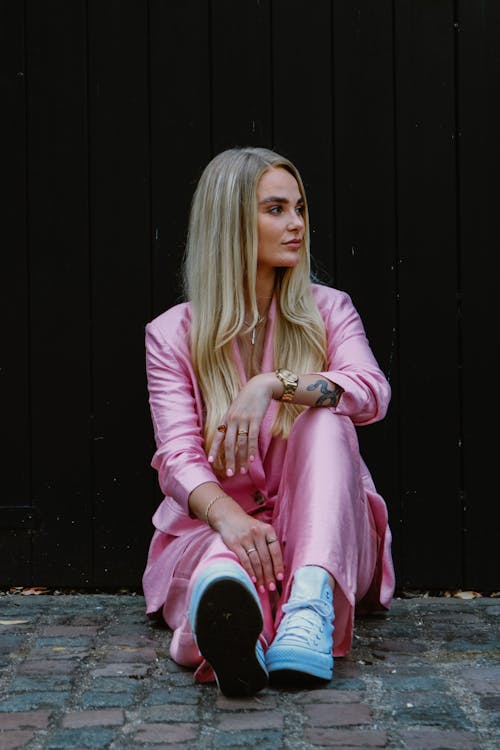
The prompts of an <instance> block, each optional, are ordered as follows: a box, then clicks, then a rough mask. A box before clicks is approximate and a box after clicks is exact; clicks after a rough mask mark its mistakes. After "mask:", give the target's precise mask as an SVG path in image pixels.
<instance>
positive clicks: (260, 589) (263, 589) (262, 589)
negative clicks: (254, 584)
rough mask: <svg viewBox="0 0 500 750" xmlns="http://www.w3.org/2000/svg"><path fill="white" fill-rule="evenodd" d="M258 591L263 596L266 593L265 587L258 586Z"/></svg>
mask: <svg viewBox="0 0 500 750" xmlns="http://www.w3.org/2000/svg"><path fill="white" fill-rule="evenodd" d="M259 591H260V593H261V594H265V593H266V587H265V586H263V585H262V584H260V586H259Z"/></svg>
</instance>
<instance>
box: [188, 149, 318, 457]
mask: <svg viewBox="0 0 500 750" xmlns="http://www.w3.org/2000/svg"><path fill="white" fill-rule="evenodd" d="M271 167H282V168H283V169H286V170H287V171H288V172H290V174H292V175H293V176H294V177H295V179H296V180H297V184H298V186H299V191H300V193H301V196H302V199H303V201H304V221H305V233H304V242H303V247H302V248H301V251H300V260H299V262H298V263H297V265H296V266H295V267H294V268H287V269H278V272H277V277H276V278H277V281H276V289H275V291H276V295H277V311H276V323H275V336H274V361H275V364H276V366H277V367H287V368H289V369H291V370H293V371H295V372H297V373H301V372H318V371H321V370H322V369H324V365H325V351H326V333H325V326H324V323H323V320H322V318H321V316H320V314H319V311H318V309H317V306H316V303H315V301H314V297H313V294H312V289H311V281H310V257H309V218H308V212H307V203H306V195H305V190H304V185H303V183H302V179H301V177H300V174H299V172H298V170H297V169H296V167H295V166H294V165H293V164H292V162H290V161H289V160H288V159H286V158H284V157H283V156H280V155H279V154H277V153H275V152H274V151H270V150H268V149H264V148H251V147H246V148H234V149H229V150H227V151H223V152H222V153H220V154H218V155H217V156H216V157H215V158H214V159H212V161H211V162H210V163H209V164H208V165H207V166H206V168H205V170H204V171H203V173H202V175H201V177H200V180H199V182H198V185H197V188H196V191H195V193H194V196H193V201H192V205H191V214H190V221H189V229H188V236H187V243H186V252H185V257H184V269H183V272H184V291H185V296H186V298H187V299H188V300H190V302H191V306H192V325H191V342H190V343H191V356H192V361H193V365H194V369H195V372H196V376H197V379H198V383H199V386H200V389H201V394H202V397H203V400H204V406H205V421H204V426H203V427H204V437H205V445H206V446H207V448H208V446H209V445H210V443H211V441H212V439H213V436H214V433H215V430H216V428H217V425H218V424H219V423H220V421H221V419H222V417H223V416H224V414H225V412H226V411H227V409H228V408H229V405H230V404H231V402H232V401H233V400H234V398H235V397H236V395H237V393H238V392H239V390H240V389H241V383H240V381H239V377H238V373H237V370H236V366H235V363H234V361H233V358H232V354H231V347H232V342H233V340H234V339H235V338H236V337H237V336H238V335H239V334H240V332H241V331H242V330H243V328H244V326H245V323H244V319H245V300H248V302H249V305H250V309H251V316H252V324H256V323H257V321H258V316H259V313H258V309H257V299H256V292H255V285H256V274H257V251H258V234H257V186H258V183H259V180H260V178H261V177H262V175H263V174H264V172H266V171H267V170H268V169H270V168H271ZM302 409H303V407H300V406H297V405H293V404H281V405H280V409H279V411H278V414H277V417H276V420H275V423H274V426H273V434H274V435H281V436H283V437H287V436H288V434H289V432H290V429H291V426H292V424H293V421H294V419H295V417H296V416H297V414H299V413H300V411H302Z"/></svg>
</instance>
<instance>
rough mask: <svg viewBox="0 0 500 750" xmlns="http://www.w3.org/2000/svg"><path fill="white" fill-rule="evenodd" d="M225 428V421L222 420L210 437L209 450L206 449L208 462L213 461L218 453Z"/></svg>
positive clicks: (224, 434)
mask: <svg viewBox="0 0 500 750" xmlns="http://www.w3.org/2000/svg"><path fill="white" fill-rule="evenodd" d="M222 428H224V429H222ZM226 429H227V426H226V423H225V421H222V422H221V424H220V425H219V427H218V428H217V432H216V433H215V435H214V437H213V439H212V444H211V445H210V450H209V451H208V460H209V462H210V463H213V462H214V461H215V459H216V458H217V456H218V454H219V451H220V449H221V446H222V443H223V442H224V438H225V436H226Z"/></svg>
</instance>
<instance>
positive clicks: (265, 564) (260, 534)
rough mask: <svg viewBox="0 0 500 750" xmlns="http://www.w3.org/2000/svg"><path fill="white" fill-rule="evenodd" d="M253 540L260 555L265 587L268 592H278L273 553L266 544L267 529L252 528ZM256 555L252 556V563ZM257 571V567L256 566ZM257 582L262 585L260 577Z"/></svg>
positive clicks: (263, 527)
mask: <svg viewBox="0 0 500 750" xmlns="http://www.w3.org/2000/svg"><path fill="white" fill-rule="evenodd" d="M252 533H253V538H254V542H255V547H256V548H257V552H258V555H259V563H260V571H259V572H260V573H261V576H262V578H263V585H264V587H265V589H267V590H268V591H275V590H276V578H275V575H274V567H273V560H272V557H271V553H270V550H269V547H268V544H267V543H266V527H265V526H262V527H253V528H252ZM254 557H255V555H252V562H253V561H254V560H253V558H254ZM254 569H255V566H254ZM257 580H258V581H259V583H260V577H259V575H257Z"/></svg>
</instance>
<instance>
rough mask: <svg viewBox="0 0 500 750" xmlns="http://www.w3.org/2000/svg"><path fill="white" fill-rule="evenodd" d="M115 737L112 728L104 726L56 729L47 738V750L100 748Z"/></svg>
mask: <svg viewBox="0 0 500 750" xmlns="http://www.w3.org/2000/svg"><path fill="white" fill-rule="evenodd" d="M114 737H116V732H115V730H114V729H108V728H105V727H84V728H81V729H56V730H55V732H54V733H53V734H52V736H51V737H50V738H49V740H48V742H47V745H46V748H47V750H76V749H77V748H78V750H80V749H82V750H83V748H89V749H90V748H91V750H100V749H101V748H105V747H107V746H108V745H109V743H110V742H111V741H112V740H113V739H114Z"/></svg>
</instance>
